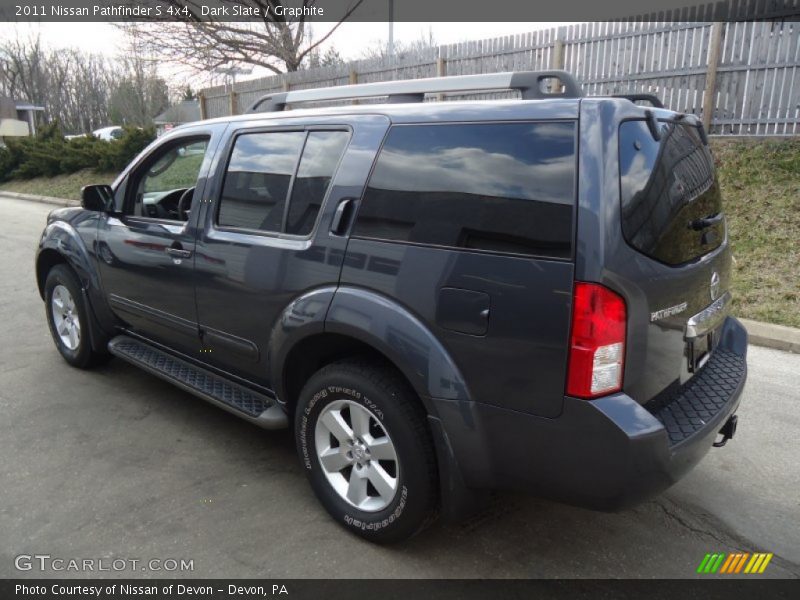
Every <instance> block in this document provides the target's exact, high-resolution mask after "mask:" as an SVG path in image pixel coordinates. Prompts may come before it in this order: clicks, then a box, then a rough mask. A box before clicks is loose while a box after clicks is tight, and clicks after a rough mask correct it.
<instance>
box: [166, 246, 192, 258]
mask: <svg viewBox="0 0 800 600" xmlns="http://www.w3.org/2000/svg"><path fill="white" fill-rule="evenodd" d="M167 254H169V255H170V256H173V257H175V258H189V257H190V256H191V255H192V251H191V250H184V249H183V248H167Z"/></svg>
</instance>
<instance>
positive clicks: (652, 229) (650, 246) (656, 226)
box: [619, 121, 725, 264]
mask: <svg viewBox="0 0 800 600" xmlns="http://www.w3.org/2000/svg"><path fill="white" fill-rule="evenodd" d="M619 163H620V191H621V198H622V232H623V234H624V235H625V239H626V240H627V241H628V243H629V244H630V245H632V246H633V247H634V248H636V249H637V250H639V251H640V252H643V253H644V254H647V255H649V256H652V257H653V258H656V259H658V260H660V261H662V262H665V263H668V264H680V263H684V262H687V261H690V260H692V259H694V258H697V257H699V256H702V255H703V254H705V253H707V252H710V251H711V250H713V249H715V248H717V247H719V245H720V244H721V243H722V240H723V239H724V237H725V223H724V222H723V221H722V220H721V219H719V220H718V221H716V222H709V223H710V224H709V225H708V226H706V227H701V225H702V222H701V221H700V220H701V219H706V218H707V217H712V216H716V215H718V214H719V213H720V212H721V210H722V208H721V204H722V202H721V198H720V192H719V185H718V184H717V180H716V176H715V174H714V160H713V158H712V157H711V153H710V151H709V149H708V146H706V145H705V144H704V143H703V140H702V138H701V137H700V131H699V129H698V128H697V127H696V126H694V125H689V124H676V123H665V124H663V130H662V135H661V140H660V141H656V140H655V139H654V138H653V136H652V135H651V134H650V130H649V129H648V127H647V123H646V122H645V121H624V122H623V123H621V124H620V127H619ZM693 224H694V226H693Z"/></svg>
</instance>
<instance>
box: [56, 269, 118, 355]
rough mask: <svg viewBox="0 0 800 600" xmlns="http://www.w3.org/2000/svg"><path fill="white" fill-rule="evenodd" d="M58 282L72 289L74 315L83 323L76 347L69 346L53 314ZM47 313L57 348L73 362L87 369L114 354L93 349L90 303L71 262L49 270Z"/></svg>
mask: <svg viewBox="0 0 800 600" xmlns="http://www.w3.org/2000/svg"><path fill="white" fill-rule="evenodd" d="M58 286H63V287H65V288H66V289H67V291H68V292H69V294H70V296H71V299H72V301H73V302H74V306H75V309H74V311H73V318H75V317H77V320H78V323H79V325H80V338H79V341H78V343H77V346H76V347H75V348H69V347H68V346H67V345H66V344H65V343H64V341H63V340H62V339H61V336H60V335H59V333H58V331H57V330H56V324H55V321H54V316H53V308H52V307H53V291H54V290H55V289H56V287H58ZM44 292H45V293H44V298H45V313H46V315H47V325H48V326H49V327H50V335H52V336H53V341H54V342H55V345H56V348H57V349H58V351H59V352H60V353H61V356H62V357H64V360H66V361H67V362H68V363H69V364H71V365H72V366H73V367H78V368H79V369H87V368H89V367H92V366H95V365H97V364H101V363H104V362H106V361H107V360H108V359H109V358H110V355H109V354H107V353H98V352H94V351H93V350H92V345H91V341H90V340H89V315H88V313H87V307H86V304H85V303H84V301H83V294H82V292H81V285H80V282H79V281H78V278H77V277H76V276H75V273H74V272H73V271H72V269H70V268H69V267H68V266H67V265H56V266H55V267H53V268H52V269H50V271H49V272H48V273H47V279H46V280H45V287H44Z"/></svg>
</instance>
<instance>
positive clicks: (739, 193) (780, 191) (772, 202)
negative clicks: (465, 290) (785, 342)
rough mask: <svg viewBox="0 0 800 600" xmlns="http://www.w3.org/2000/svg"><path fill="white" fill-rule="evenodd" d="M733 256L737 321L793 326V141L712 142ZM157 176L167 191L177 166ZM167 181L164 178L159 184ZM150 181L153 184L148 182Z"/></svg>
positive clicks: (56, 187)
mask: <svg viewBox="0 0 800 600" xmlns="http://www.w3.org/2000/svg"><path fill="white" fill-rule="evenodd" d="M711 145H712V148H713V151H714V156H715V157H716V160H717V164H718V172H719V179H720V184H721V186H722V192H723V197H724V202H725V204H724V206H725V213H726V215H727V217H728V230H729V233H730V237H731V240H732V244H733V256H734V261H735V263H734V277H733V294H734V303H735V306H734V312H735V314H736V315H738V316H741V317H747V318H750V319H756V320H758V321H766V322H768V323H778V324H781V325H790V326H793V327H800V239H799V238H800V139H785V140H766V141H751V140H747V141H742V140H735V139H713V140H712V141H711ZM193 158H194V157H186V159H185V160H178V161H176V164H175V167H173V168H171V169H169V173H164V175H163V176H161V178H163V179H165V181H163V182H159V183H163V184H164V185H166V186H167V187H170V186H172V184H173V183H175V184H176V185H177V183H179V182H173V181H171V180H172V178H173V176H175V177H176V178H177V179H182V177H179V175H181V174H182V173H181V171H182V170H183V169H182V168H180V167H183V166H184V164H185V166H186V167H192V168H196V166H197V165H194V164H193V162H194V161H193V160H191V159H193ZM115 177H116V175H115V174H113V173H96V172H94V171H81V172H79V173H74V174H72V175H62V176H59V177H54V178H52V179H31V180H28V181H12V182H8V183H4V184H0V190H9V191H15V192H22V193H29V194H40V195H44V196H57V197H61V198H74V199H79V198H80V189H81V187H82V186H84V185H87V184H89V183H111V181H112V180H113V179H114V178H115ZM167 179H170V181H166V180H167ZM154 183H155V182H154Z"/></svg>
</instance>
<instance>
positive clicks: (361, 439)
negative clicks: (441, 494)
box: [295, 360, 438, 542]
mask: <svg viewBox="0 0 800 600" xmlns="http://www.w3.org/2000/svg"><path fill="white" fill-rule="evenodd" d="M295 434H296V438H297V446H298V451H299V453H300V457H301V459H302V460H303V464H304V466H305V468H306V472H307V474H308V477H309V480H310V482H311V486H312V488H313V489H314V492H315V493H316V495H317V497H318V498H319V500H320V501H321V502H322V504H323V505H324V506H325V508H326V509H327V510H328V512H329V513H330V514H331V516H333V518H334V519H335V520H336V521H337V522H338V523H339V524H340V525H343V526H344V527H345V528H346V529H348V530H350V531H352V532H354V533H356V534H358V535H360V536H361V537H363V538H365V539H368V540H370V541H373V542H394V541H399V540H403V539H406V538H408V537H411V536H412V535H414V534H415V533H418V532H419V531H421V530H422V529H424V528H425V527H426V526H427V525H428V524H429V523H430V522H432V520H433V518H434V515H435V510H436V505H437V500H438V498H437V481H438V479H437V470H436V459H435V454H434V448H433V441H432V439H431V436H430V432H429V431H428V428H427V425H426V417H425V412H424V410H423V408H422V406H421V404H420V402H419V399H418V398H417V397H416V396H415V394H414V392H413V390H411V389H410V388H409V386H408V384H406V383H405V381H404V380H403V379H402V378H401V377H400V376H399V375H398V374H397V373H396V372H395V371H394V370H392V369H391V368H388V367H386V366H384V365H381V364H377V363H372V362H369V361H361V360H344V361H339V362H336V363H333V364H330V365H328V366H326V367H324V368H322V369H321V370H320V371H318V372H317V373H316V374H314V375H313V376H312V377H311V379H310V380H309V381H308V383H307V384H306V385H305V387H304V388H303V390H302V392H301V393H300V398H299V401H298V406H297V411H296V414H295Z"/></svg>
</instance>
